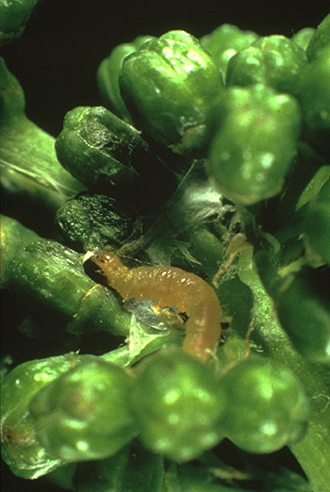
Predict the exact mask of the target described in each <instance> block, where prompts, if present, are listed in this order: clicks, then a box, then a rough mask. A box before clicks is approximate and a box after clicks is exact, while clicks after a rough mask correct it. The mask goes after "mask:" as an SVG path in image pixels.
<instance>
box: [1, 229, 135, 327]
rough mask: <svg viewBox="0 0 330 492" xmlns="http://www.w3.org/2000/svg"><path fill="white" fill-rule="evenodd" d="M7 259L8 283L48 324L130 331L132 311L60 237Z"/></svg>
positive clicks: (51, 325) (42, 240) (39, 317)
mask: <svg viewBox="0 0 330 492" xmlns="http://www.w3.org/2000/svg"><path fill="white" fill-rule="evenodd" d="M6 251H7V250H4V253H6ZM8 251H9V254H10V249H9V250H8ZM4 262H5V265H8V267H7V266H6V269H5V274H6V278H5V279H4V282H5V284H6V286H7V287H8V288H9V289H10V290H11V291H12V292H13V293H15V294H17V295H19V296H20V300H21V302H23V303H26V304H27V306H28V307H29V308H30V309H31V312H32V314H33V315H34V316H35V317H37V318H38V319H39V320H40V322H42V323H43V324H44V326H45V329H50V328H52V327H54V328H55V329H62V330H67V331H69V332H71V333H75V334H81V333H92V332H99V331H107V330H108V331H111V332H113V333H116V334H118V335H124V336H126V335H127V334H128V332H129V326H130V316H129V315H128V314H127V313H126V312H125V311H123V309H122V306H121V301H120V300H119V299H118V298H117V297H116V295H115V294H114V293H112V292H110V290H109V289H107V288H106V287H104V286H102V285H99V284H96V283H95V282H93V280H91V279H90V278H89V277H88V276H87V275H86V273H85V271H84V268H83V258H82V255H81V254H79V253H76V252H75V251H73V250H71V249H69V248H66V247H65V246H63V245H62V244H59V243H57V242H56V241H51V240H46V239H40V240H38V241H32V242H30V243H29V244H28V245H27V246H26V247H25V248H24V249H23V248H22V249H20V251H18V252H17V253H16V254H15V257H14V258H12V260H11V261H10V263H8V261H7V259H6V258H4Z"/></svg>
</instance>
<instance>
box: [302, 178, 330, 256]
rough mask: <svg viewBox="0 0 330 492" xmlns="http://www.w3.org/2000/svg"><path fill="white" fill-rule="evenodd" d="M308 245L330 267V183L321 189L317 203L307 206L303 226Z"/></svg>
mask: <svg viewBox="0 0 330 492" xmlns="http://www.w3.org/2000/svg"><path fill="white" fill-rule="evenodd" d="M303 229H304V232H305V234H306V235H307V240H308V244H309V245H310V246H311V247H312V249H313V250H314V251H316V252H317V253H318V254H319V255H321V257H322V258H323V259H324V261H325V262H326V263H327V264H328V265H330V181H329V180H328V181H327V182H326V184H325V185H324V186H323V188H322V189H321V191H320V193H319V195H318V197H317V199H316V201H315V202H310V203H309V204H308V205H307V210H306V218H305V223H304V226H303Z"/></svg>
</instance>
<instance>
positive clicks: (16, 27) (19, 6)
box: [0, 0, 38, 46]
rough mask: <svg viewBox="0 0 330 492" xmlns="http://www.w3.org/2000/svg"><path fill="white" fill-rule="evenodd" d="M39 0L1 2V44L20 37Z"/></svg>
mask: <svg viewBox="0 0 330 492" xmlns="http://www.w3.org/2000/svg"><path fill="white" fill-rule="evenodd" d="M37 2H38V0H4V1H2V2H1V4H0V46H2V45H4V44H6V43H9V42H10V41H13V40H14V39H16V38H18V37H19V36H20V35H21V34H22V33H23V31H24V29H25V24H26V23H27V21H28V19H29V17H30V15H31V12H32V10H33V8H34V6H35V4H36V3H37Z"/></svg>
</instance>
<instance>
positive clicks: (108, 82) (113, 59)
mask: <svg viewBox="0 0 330 492" xmlns="http://www.w3.org/2000/svg"><path fill="white" fill-rule="evenodd" d="M149 39H152V36H138V37H137V38H135V39H134V41H132V42H131V43H124V44H120V45H118V46H116V47H115V48H114V49H113V50H112V51H111V53H110V55H109V56H107V58H105V59H104V60H103V61H102V62H101V64H100V66H99V68H98V70H97V74H96V78H97V84H98V87H99V91H100V94H101V96H102V99H103V101H104V105H105V106H106V107H107V108H108V109H110V111H112V112H113V113H115V114H116V115H117V116H119V118H122V119H123V120H124V121H126V122H127V123H130V124H132V118H131V116H130V114H129V112H128V111H127V108H126V106H125V103H124V101H123V98H122V97H121V94H120V89H119V81H118V78H119V72H120V70H121V67H122V64H123V61H124V58H125V57H126V56H128V55H130V54H131V53H134V52H135V51H137V50H138V49H139V47H140V46H141V44H143V43H145V42H146V41H148V40H149Z"/></svg>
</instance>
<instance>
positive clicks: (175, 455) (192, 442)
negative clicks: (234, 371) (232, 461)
mask: <svg viewBox="0 0 330 492" xmlns="http://www.w3.org/2000/svg"><path fill="white" fill-rule="evenodd" d="M140 371H141V373H138V380H137V382H136V384H135V386H134V388H133V389H132V392H131V394H130V401H131V406H132V408H133V411H134V413H135V415H136V417H137V418H138V421H139V424H140V427H141V434H140V435H139V438H140V439H141V441H142V442H143V444H144V445H145V446H146V447H147V448H148V449H150V450H151V451H154V452H155V453H159V454H164V455H165V456H166V457H167V458H170V459H172V460H174V461H179V462H181V461H182V462H183V461H189V460H192V459H194V458H197V457H198V456H199V455H201V454H202V453H203V452H204V451H205V450H207V449H210V448H212V447H213V446H215V445H216V444H217V443H218V442H219V441H220V440H221V439H222V437H223V435H222V433H221V431H220V430H219V428H218V427H217V423H218V421H219V419H220V418H221V416H222V413H223V411H224V406H225V398H224V395H223V392H222V391H221V389H220V388H219V387H218V385H217V383H216V381H215V378H214V375H213V373H212V370H211V369H210V368H209V367H207V366H205V365H203V364H202V363H200V362H199V361H197V360H195V359H193V358H192V357H190V356H189V355H187V354H185V353H183V352H181V351H168V352H167V351H162V352H161V353H159V354H157V355H155V356H153V357H152V358H151V359H150V360H148V361H146V362H145V364H144V365H143V366H142V369H140Z"/></svg>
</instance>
